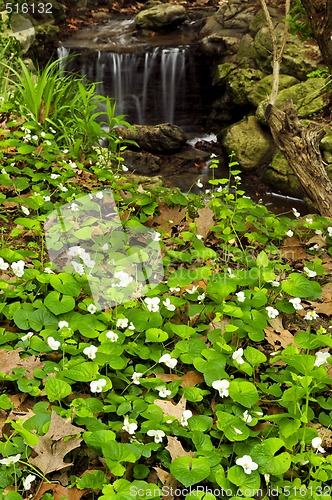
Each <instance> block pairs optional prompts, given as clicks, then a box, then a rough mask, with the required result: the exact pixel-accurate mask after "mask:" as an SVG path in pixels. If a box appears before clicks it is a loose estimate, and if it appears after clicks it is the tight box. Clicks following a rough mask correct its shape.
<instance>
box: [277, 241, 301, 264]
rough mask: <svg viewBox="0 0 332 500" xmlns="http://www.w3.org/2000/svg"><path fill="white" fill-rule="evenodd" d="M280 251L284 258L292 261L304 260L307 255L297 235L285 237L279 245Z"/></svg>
mask: <svg viewBox="0 0 332 500" xmlns="http://www.w3.org/2000/svg"><path fill="white" fill-rule="evenodd" d="M280 253H281V256H282V257H284V258H285V259H288V260H292V261H293V260H304V259H305V258H306V257H307V252H306V250H305V248H304V247H303V245H302V243H301V240H300V239H299V238H298V237H297V236H292V237H291V238H285V239H284V244H283V246H282V247H280Z"/></svg>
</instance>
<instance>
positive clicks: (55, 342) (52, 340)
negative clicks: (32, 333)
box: [47, 337, 61, 351]
mask: <svg viewBox="0 0 332 500" xmlns="http://www.w3.org/2000/svg"><path fill="white" fill-rule="evenodd" d="M47 343H48V345H49V347H50V348H51V349H53V351H57V350H58V349H59V347H60V345H61V342H59V341H58V340H55V338H54V337H48V339H47Z"/></svg>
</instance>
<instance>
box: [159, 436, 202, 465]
mask: <svg viewBox="0 0 332 500" xmlns="http://www.w3.org/2000/svg"><path fill="white" fill-rule="evenodd" d="M165 448H166V450H168V451H169V454H170V455H171V458H172V460H175V459H176V458H178V457H183V456H185V455H188V456H189V457H193V456H195V453H194V452H193V451H185V449H184V448H183V446H182V444H181V442H180V441H179V439H178V438H177V437H173V436H167V446H165Z"/></svg>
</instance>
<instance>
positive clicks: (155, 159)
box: [121, 150, 161, 175]
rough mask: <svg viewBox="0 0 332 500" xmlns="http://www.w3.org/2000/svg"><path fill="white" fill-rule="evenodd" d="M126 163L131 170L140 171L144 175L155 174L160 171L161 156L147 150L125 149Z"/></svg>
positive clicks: (123, 155)
mask: <svg viewBox="0 0 332 500" xmlns="http://www.w3.org/2000/svg"><path fill="white" fill-rule="evenodd" d="M121 154H122V157H123V159H124V165H125V166H126V167H127V168H128V169H129V170H130V171H131V172H139V173H140V174H143V175H149V174H155V173H156V172H159V171H160V163H161V161H160V158H159V156H156V155H153V154H152V153H149V152H147V151H144V152H142V151H129V150H126V151H123V152H122V153H121Z"/></svg>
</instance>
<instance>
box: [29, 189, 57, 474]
mask: <svg viewBox="0 0 332 500" xmlns="http://www.w3.org/2000/svg"><path fill="white" fill-rule="evenodd" d="M43 200H44V201H51V197H50V196H43ZM27 477H29V476H27Z"/></svg>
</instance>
